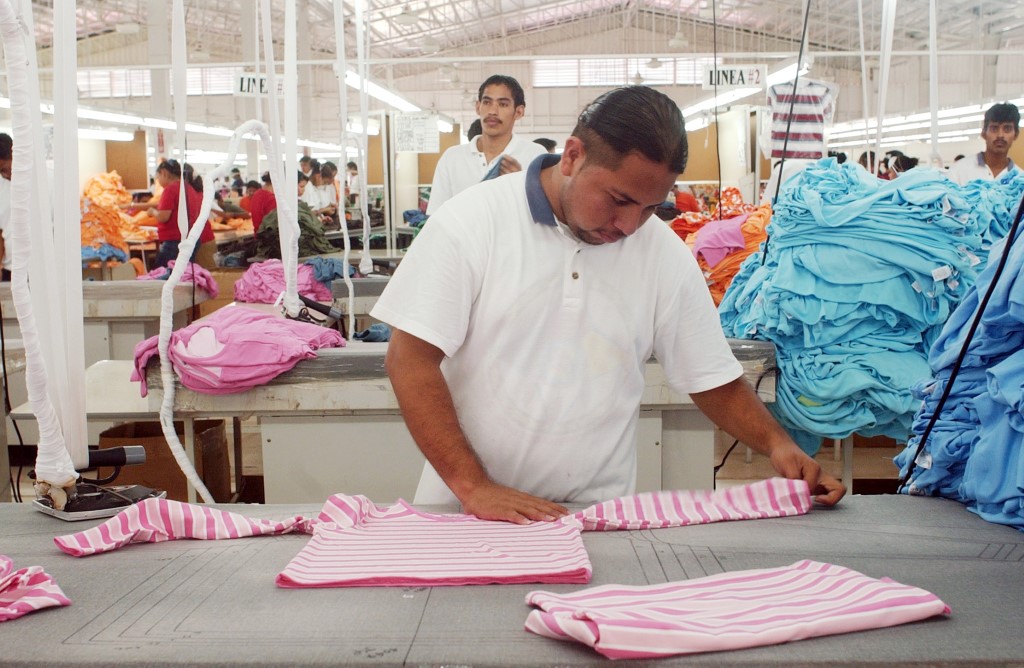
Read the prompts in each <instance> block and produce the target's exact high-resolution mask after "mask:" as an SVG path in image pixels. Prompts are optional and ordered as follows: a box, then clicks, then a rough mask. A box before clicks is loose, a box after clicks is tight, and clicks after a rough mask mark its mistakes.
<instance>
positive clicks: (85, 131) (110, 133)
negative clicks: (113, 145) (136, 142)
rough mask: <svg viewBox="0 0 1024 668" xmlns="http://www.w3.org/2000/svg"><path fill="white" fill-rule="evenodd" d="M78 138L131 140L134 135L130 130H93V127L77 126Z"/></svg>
mask: <svg viewBox="0 0 1024 668" xmlns="http://www.w3.org/2000/svg"><path fill="white" fill-rule="evenodd" d="M78 138H79V139H100V140H104V141H131V140H133V139H135V135H134V134H132V133H131V132H123V131H121V130H95V129H93V128H78Z"/></svg>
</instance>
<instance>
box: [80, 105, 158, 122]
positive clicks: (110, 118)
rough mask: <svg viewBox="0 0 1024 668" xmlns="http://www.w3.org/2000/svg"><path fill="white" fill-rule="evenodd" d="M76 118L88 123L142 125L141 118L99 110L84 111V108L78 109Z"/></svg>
mask: <svg viewBox="0 0 1024 668" xmlns="http://www.w3.org/2000/svg"><path fill="white" fill-rule="evenodd" d="M78 117H79V118H84V119H86V120H90V121H101V122H103V123H121V124H123V125H142V116H135V115H134V114H118V113H115V112H110V111H100V110H99V109H86V108H85V107H79V108H78Z"/></svg>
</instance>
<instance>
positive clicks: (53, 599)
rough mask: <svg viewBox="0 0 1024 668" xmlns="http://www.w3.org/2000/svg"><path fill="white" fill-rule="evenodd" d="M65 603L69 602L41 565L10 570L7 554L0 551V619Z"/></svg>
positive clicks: (2, 620)
mask: <svg viewBox="0 0 1024 668" xmlns="http://www.w3.org/2000/svg"><path fill="white" fill-rule="evenodd" d="M65 605H71V601H70V600H69V599H68V597H67V596H65V595H64V592H63V591H61V588H60V585H58V584H57V582H56V581H55V580H54V579H53V578H52V577H50V576H49V575H48V574H47V573H46V571H44V570H43V569H42V568H41V567H39V566H29V567H27V568H21V569H19V570H14V562H12V561H11V559H10V557H7V556H6V555H3V554H0V622H6V621H8V620H10V619H17V618H18V617H21V616H22V615H27V614H28V613H30V612H35V611H36V610H42V609H43V608H52V607H54V606H65Z"/></svg>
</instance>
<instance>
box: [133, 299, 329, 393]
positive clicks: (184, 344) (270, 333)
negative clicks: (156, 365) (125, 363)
mask: <svg viewBox="0 0 1024 668" xmlns="http://www.w3.org/2000/svg"><path fill="white" fill-rule="evenodd" d="M158 342H159V337H156V336H153V337H150V338H148V339H146V340H145V341H142V342H141V343H139V344H138V345H136V346H135V367H134V369H133V370H132V378H131V379H132V380H133V381H139V382H140V383H141V387H140V394H141V395H142V396H146V395H147V394H148V393H149V388H148V386H147V384H146V365H147V364H148V363H149V360H150V358H151V357H153V356H155V355H157V354H158V349H157V346H158ZM344 345H345V339H344V338H343V337H342V336H341V334H340V333H339V332H337V331H335V330H333V329H327V328H326V327H320V326H319V325H314V324H312V323H308V322H300V321H297V320H289V319H287V318H280V317H277V316H274V315H271V314H269V313H261V312H260V311H256V310H253V309H251V308H246V307H244V306H235V307H229V308H222V309H219V310H217V311H214V312H213V313H211V314H210V315H208V316H206V317H205V318H203V319H201V320H197V321H196V322H194V323H192V324H191V325H189V326H187V327H183V328H182V329H179V330H177V331H174V332H172V333H171V341H170V348H169V350H168V356H169V357H170V360H171V364H172V365H173V366H174V371H175V373H177V375H178V378H179V379H180V380H181V384H182V385H184V386H185V387H187V388H189V389H191V390H195V391H196V392H203V393H206V394H231V393H235V392H244V391H245V390H248V389H251V388H253V387H256V386H258V385H263V384H265V383H267V382H268V381H270V380H271V379H273V378H276V377H277V376H279V375H281V374H282V373H284V372H285V371H288V370H289V369H291V368H292V367H294V366H295V365H296V364H298V363H299V361H301V360H304V359H311V358H313V357H316V351H317V350H319V349H320V348H337V347H341V346H344Z"/></svg>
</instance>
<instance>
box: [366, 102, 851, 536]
mask: <svg viewBox="0 0 1024 668" xmlns="http://www.w3.org/2000/svg"><path fill="white" fill-rule="evenodd" d="M564 146H565V148H564V151H563V152H562V154H561V156H558V155H549V154H544V155H543V156H541V157H539V158H537V159H535V160H534V161H533V162H532V163H531V164H530V165H529V167H528V169H527V170H526V171H525V172H521V173H519V174H512V175H509V176H505V177H502V178H500V179H495V180H494V181H489V182H486V183H482V184H480V185H478V186H475V187H473V188H470V189H468V190H466V191H464V192H463V193H461V194H460V195H458V196H456V197H454V198H452V199H451V200H450V201H449V202H448V203H447V204H446V205H445V206H444V208H443V209H442V210H441V211H439V212H438V213H437V214H436V215H435V216H433V217H432V218H431V219H430V221H429V222H428V223H427V224H426V225H425V226H424V228H423V232H421V233H420V235H419V237H417V239H416V243H415V244H413V246H412V247H411V249H410V250H409V252H408V254H407V255H406V256H405V258H404V259H403V261H402V264H401V265H399V267H398V270H397V271H396V273H395V275H394V276H393V277H392V278H391V281H390V282H389V284H388V287H387V288H386V289H385V291H384V294H383V295H382V296H381V298H380V300H379V301H378V302H377V305H376V306H375V308H374V309H373V311H372V313H371V315H372V316H373V317H375V318H377V319H379V320H383V321H384V322H387V323H388V324H390V325H391V326H392V327H393V328H394V332H393V336H392V339H391V342H390V344H389V346H388V353H387V362H386V364H387V370H388V375H389V376H390V378H391V383H392V386H393V388H394V391H395V395H396V396H397V398H398V402H399V405H400V407H401V409H402V415H403V416H404V418H405V422H406V424H407V426H408V427H409V431H410V433H411V434H412V436H413V438H414V439H415V441H416V443H417V445H418V446H419V447H420V449H421V450H422V451H423V453H424V455H425V456H426V458H427V461H428V462H429V464H428V466H427V467H426V468H425V470H424V474H423V477H422V478H421V480H420V485H419V489H418V490H417V492H416V497H415V502H416V503H446V502H447V503H451V502H455V501H458V502H461V503H462V506H463V509H464V510H465V512H467V513H472V514H474V515H476V516H478V517H481V518H485V519H496V520H506V521H511V522H519V523H526V522H529V521H534V520H553V519H555V518H557V517H559V516H561V515H563V514H565V513H566V509H565V508H564V507H563V506H562V505H561V504H562V503H566V502H574V503H592V502H598V501H603V500H607V499H611V498H614V497H617V496H622V495H626V494H630V493H632V492H633V490H634V487H635V478H636V430H637V422H638V408H639V405H640V398H641V395H642V394H643V391H644V366H645V363H646V362H647V360H648V359H649V358H650V356H651V354H652V353H653V354H654V355H655V356H656V357H657V358H658V360H659V361H660V362H661V365H662V366H663V367H664V369H665V373H666V377H667V378H668V381H669V383H670V384H671V386H672V387H673V388H674V389H675V390H676V391H678V392H685V393H689V394H690V395H691V397H692V398H693V401H694V403H695V404H696V405H697V407H698V408H700V409H701V410H702V411H704V413H705V414H707V415H708V416H709V417H710V418H711V419H712V420H713V421H714V422H716V423H717V424H719V425H720V426H721V427H722V428H723V429H725V430H726V431H727V432H729V433H730V434H732V435H733V436H734V437H736V438H739V439H740V440H741V441H743V442H744V443H747V444H749V445H750V446H752V447H754V448H756V449H757V450H759V451H761V452H763V453H765V454H766V455H768V457H769V458H770V460H771V463H772V465H773V466H774V467H775V469H776V470H777V471H778V472H779V473H780V474H782V475H784V476H786V477H789V478H802V479H804V480H806V481H807V482H808V484H809V485H810V488H811V490H812V493H813V494H815V495H816V498H817V499H818V501H819V502H822V503H826V504H829V505H831V504H834V503H836V502H837V501H838V500H839V499H840V498H841V497H842V495H843V494H844V493H845V489H844V488H843V486H842V485H841V484H840V483H839V482H838V481H836V480H835V479H834V478H832V477H831V476H828V475H826V474H824V473H822V472H821V470H820V468H819V467H818V465H817V464H816V463H815V462H814V460H813V459H811V458H810V457H809V456H807V455H806V454H805V453H804V452H803V451H802V450H800V448H799V447H798V446H797V445H796V444H795V443H793V441H792V440H791V439H790V438H789V436H788V435H787V434H786V432H785V431H784V430H783V429H782V428H781V427H780V426H779V425H778V423H776V422H775V420H774V419H772V417H771V415H770V414H769V413H768V411H767V409H766V408H765V407H764V405H763V404H762V403H761V402H760V400H759V399H758V398H757V395H756V394H755V393H754V391H753V389H752V388H751V387H750V385H749V383H747V382H746V380H744V378H743V374H742V368H741V367H740V365H739V363H738V362H737V361H736V359H735V358H734V357H733V355H732V352H731V350H730V348H729V345H728V343H727V342H726V340H725V337H724V335H723V334H722V329H721V326H720V325H719V322H718V315H717V313H716V311H715V307H714V304H713V303H712V301H711V297H710V295H709V293H708V291H707V288H706V286H705V282H704V278H703V276H702V275H701V272H700V269H699V268H698V267H697V263H696V261H695V260H694V258H693V254H692V253H691V252H690V251H689V249H688V248H687V247H686V245H685V244H682V243H680V241H679V238H678V237H677V236H675V235H674V233H673V232H672V231H671V230H670V229H669V228H668V227H667V226H666V225H665V224H664V223H662V222H661V221H659V220H657V218H653V217H652V214H653V212H654V209H655V208H656V207H657V206H658V205H659V204H661V203H662V202H663V201H664V199H665V195H666V193H668V191H669V188H670V187H671V185H672V184H673V183H674V182H675V180H676V178H678V176H679V174H680V173H681V172H682V171H683V169H684V168H685V166H686V155H687V144H686V131H685V129H684V127H683V118H682V114H681V113H680V112H679V108H678V107H677V106H676V104H675V103H674V102H673V101H672V100H670V99H669V98H668V97H666V96H665V95H664V94H662V93H659V92H657V91H655V90H654V89H652V88H648V87H645V86H630V87H626V88H619V89H615V90H613V91H610V92H608V93H605V94H604V95H602V96H601V97H599V98H598V99H597V100H596V101H594V102H593V103H592V104H590V105H589V106H588V107H587V108H586V109H585V110H584V111H583V113H582V114H581V115H580V117H579V121H578V123H577V125H576V128H575V129H574V130H573V133H572V136H571V137H569V139H568V140H567V141H566V142H565V145H564Z"/></svg>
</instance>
